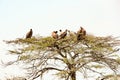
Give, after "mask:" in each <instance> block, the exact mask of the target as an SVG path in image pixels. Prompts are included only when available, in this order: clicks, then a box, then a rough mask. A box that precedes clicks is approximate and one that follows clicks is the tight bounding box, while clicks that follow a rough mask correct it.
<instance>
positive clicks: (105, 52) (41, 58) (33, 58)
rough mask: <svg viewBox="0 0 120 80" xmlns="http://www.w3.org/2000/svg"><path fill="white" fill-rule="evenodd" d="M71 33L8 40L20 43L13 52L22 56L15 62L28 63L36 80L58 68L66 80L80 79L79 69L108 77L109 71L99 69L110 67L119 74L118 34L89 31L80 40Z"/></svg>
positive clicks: (119, 42)
mask: <svg viewBox="0 0 120 80" xmlns="http://www.w3.org/2000/svg"><path fill="white" fill-rule="evenodd" d="M68 35H69V34H68ZM68 35H67V36H66V37H65V38H64V39H58V40H56V39H54V38H52V37H51V36H48V37H40V36H35V37H32V38H28V39H15V40H9V41H5V42H6V43H7V44H13V46H14V45H18V46H17V47H15V48H14V49H11V50H9V52H10V54H13V55H18V58H17V59H16V61H14V62H13V64H14V63H19V62H22V63H24V64H27V65H25V69H27V70H28V78H29V79H32V80H33V79H36V78H38V77H41V78H42V76H44V74H45V73H46V72H48V71H55V72H56V74H55V75H57V76H58V77H59V78H60V79H63V80H79V79H77V78H76V75H77V74H78V72H79V73H81V74H83V77H85V78H87V77H89V75H90V74H91V73H89V72H93V73H95V74H99V75H100V76H101V77H104V76H106V74H105V73H103V72H102V71H100V70H97V69H101V68H107V69H110V70H111V71H113V73H114V74H115V75H117V73H118V70H117V69H118V68H119V65H120V57H119V55H117V54H119V53H118V51H119V45H120V40H119V39H118V38H117V37H113V36H105V37H100V36H94V35H89V34H87V35H86V36H85V38H84V39H82V40H77V37H76V35H75V34H73V35H69V36H68ZM88 71H89V72H88ZM106 73H108V72H106Z"/></svg>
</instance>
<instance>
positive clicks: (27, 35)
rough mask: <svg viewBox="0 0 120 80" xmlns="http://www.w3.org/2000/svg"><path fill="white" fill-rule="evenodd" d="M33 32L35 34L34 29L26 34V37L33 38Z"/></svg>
mask: <svg viewBox="0 0 120 80" xmlns="http://www.w3.org/2000/svg"><path fill="white" fill-rule="evenodd" d="M32 34H33V31H32V29H30V31H29V32H28V33H27V34H26V39H27V38H31V37H32Z"/></svg>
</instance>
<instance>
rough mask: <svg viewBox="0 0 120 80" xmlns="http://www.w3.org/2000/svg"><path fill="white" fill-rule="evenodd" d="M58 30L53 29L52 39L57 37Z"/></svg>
mask: <svg viewBox="0 0 120 80" xmlns="http://www.w3.org/2000/svg"><path fill="white" fill-rule="evenodd" d="M57 33H58V32H57V31H53V32H52V37H53V38H54V39H58V34H57Z"/></svg>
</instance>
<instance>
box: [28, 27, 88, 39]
mask: <svg viewBox="0 0 120 80" xmlns="http://www.w3.org/2000/svg"><path fill="white" fill-rule="evenodd" d="M67 32H69V34H73V35H76V37H77V40H81V39H84V38H85V36H86V30H85V29H84V28H83V27H80V29H79V30H78V31H77V32H74V33H71V31H69V30H67V29H66V30H65V31H62V30H61V29H60V30H59V34H58V31H53V32H52V33H51V36H52V38H54V39H63V38H65V37H66V36H67V34H68V33H67ZM32 34H33V30H32V29H30V31H29V32H28V33H27V34H26V39H27V38H31V37H32Z"/></svg>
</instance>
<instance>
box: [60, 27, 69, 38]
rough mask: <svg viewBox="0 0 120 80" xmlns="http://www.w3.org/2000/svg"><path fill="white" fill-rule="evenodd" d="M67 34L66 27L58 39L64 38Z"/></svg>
mask: <svg viewBox="0 0 120 80" xmlns="http://www.w3.org/2000/svg"><path fill="white" fill-rule="evenodd" d="M66 35H67V29H66V30H65V31H64V32H62V33H61V34H60V35H59V39H62V38H65V37H66Z"/></svg>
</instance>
